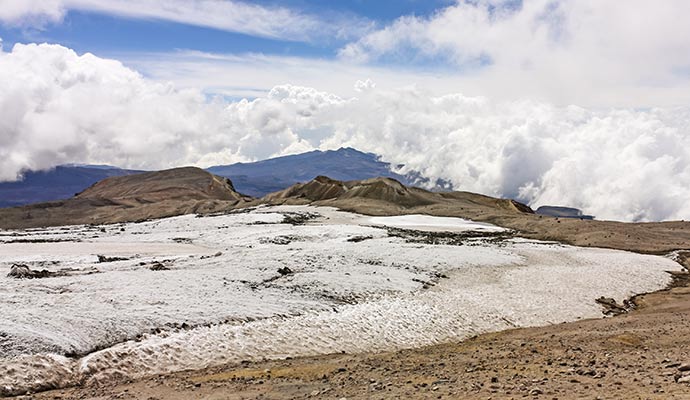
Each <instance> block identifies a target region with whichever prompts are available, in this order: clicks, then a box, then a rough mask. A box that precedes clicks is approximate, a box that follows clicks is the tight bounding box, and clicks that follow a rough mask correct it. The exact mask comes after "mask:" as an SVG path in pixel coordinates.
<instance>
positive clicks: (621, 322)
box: [0, 168, 690, 400]
mask: <svg viewBox="0 0 690 400" xmlns="http://www.w3.org/2000/svg"><path fill="white" fill-rule="evenodd" d="M266 204H269V205H282V204H285V205H298V204H299V205H305V204H311V205H314V206H330V207H336V208H339V209H341V210H347V211H351V212H357V213H360V214H364V215H372V216H382V217H383V216H397V215H403V216H404V215H408V216H415V215H431V216H443V217H460V218H467V219H471V220H474V221H480V222H485V223H491V224H495V225H498V226H501V227H504V228H508V229H509V230H510V232H512V233H511V237H512V235H517V236H520V237H524V238H530V239H539V240H546V241H556V242H562V243H568V244H574V245H577V246H584V247H603V248H611V249H621V250H629V251H635V252H639V253H650V254H660V255H661V254H666V255H668V256H669V257H674V258H675V259H676V260H677V261H678V262H679V263H681V264H682V265H684V266H685V267H686V268H687V267H688V259H689V258H690V257H689V256H688V253H687V252H684V251H682V250H683V249H690V223H689V222H685V221H675V222H660V223H635V224H627V223H619V222H611V221H596V220H580V219H572V218H556V217H547V216H540V215H535V214H534V213H533V212H532V210H531V209H530V208H529V207H527V206H525V205H522V204H520V203H517V202H515V201H512V200H507V199H495V198H491V197H487V196H482V195H477V194H473V193H467V192H451V193H433V192H428V191H425V190H422V189H418V188H410V187H407V186H404V185H402V184H400V183H399V182H397V181H395V180H393V179H388V178H375V179H369V180H364V181H345V182H342V181H337V180H333V179H330V178H327V177H317V178H316V179H314V180H312V181H310V182H307V183H305V184H297V185H294V186H292V187H290V188H288V189H285V190H283V191H280V192H276V193H273V194H270V195H268V196H266V197H264V198H262V199H251V198H248V197H246V196H243V195H241V194H239V193H237V192H236V191H235V190H234V188H233V186H232V184H231V183H230V182H228V181H226V180H225V179H223V178H219V177H216V176H213V175H211V174H208V173H206V172H204V171H201V170H197V169H193V168H184V169H176V170H171V171H163V172H159V173H151V174H143V175H140V176H137V175H133V176H129V177H124V178H111V179H109V180H106V181H103V182H102V183H100V184H96V185H94V186H93V187H92V188H90V189H88V190H86V191H84V192H83V193H81V194H79V195H78V196H76V197H75V198H73V199H70V200H67V201H64V202H57V203H49V204H43V205H37V206H30V207H21V208H15V209H7V210H1V211H0V225H2V227H4V228H12V227H14V228H28V227H35V226H46V225H61V224H68V223H69V224H72V223H97V222H98V223H116V222H122V221H136V220H142V219H152V218H161V217H166V216H171V215H181V214H188V213H195V214H199V215H223V214H225V213H228V212H231V211H232V210H235V211H232V212H244V211H242V209H246V208H247V207H256V206H260V205H266ZM219 213H220V214H219ZM411 232H412V233H411ZM496 234H497V235H503V233H500V232H498V233H496ZM388 235H389V236H390V237H399V238H402V239H404V240H405V241H406V242H407V243H410V244H415V243H417V244H419V245H424V244H435V245H438V244H440V245H456V244H460V245H462V243H463V242H464V241H466V240H467V237H466V234H461V235H459V236H458V235H457V234H455V235H448V234H445V233H443V232H442V231H441V232H438V233H434V234H431V235H422V236H419V235H418V234H415V233H413V231H409V230H407V231H406V229H405V228H389V229H388ZM355 236H356V238H358V239H356V240H352V242H353V243H358V242H360V241H365V242H366V241H367V240H369V238H368V237H367V236H366V235H355ZM286 237H288V236H286ZM360 237H361V238H360ZM470 239H471V238H470ZM276 240H277V239H276ZM501 240H504V239H501ZM289 243H290V241H288V242H287V243H285V244H289ZM272 244H277V245H285V244H283V243H282V242H281V243H278V242H276V243H272ZM678 250H681V251H678ZM204 257H206V256H204ZM164 266H165V265H164ZM283 271H284V272H285V273H283V272H280V271H278V272H279V273H280V275H284V276H285V275H286V276H291V274H292V272H294V268H292V267H291V268H290V270H289V271H288V270H283ZM16 273H17V274H34V273H38V274H42V273H43V272H42V270H31V269H29V270H28V271H27V270H26V269H25V268H24V267H22V266H17V268H16ZM37 277H38V278H40V276H37ZM674 277H675V278H674V279H675V282H674V284H673V287H672V288H669V289H667V290H663V291H660V292H655V293H650V294H646V295H642V296H637V297H635V298H634V299H632V301H630V302H629V303H624V302H615V301H611V300H610V299H607V298H600V299H599V304H600V306H601V307H602V311H603V312H604V313H606V314H609V315H616V316H615V317H610V318H604V319H587V320H582V321H577V322H569V323H556V324H553V325H549V326H545V327H538V328H522V329H512V330H507V331H503V332H498V333H488V334H482V335H480V336H477V337H474V338H472V339H469V340H465V341H463V342H460V343H449V344H441V345H436V346H430V347H421V348H416V349H412V350H402V351H395V352H381V353H363V354H350V352H348V354H334V355H329V356H314V357H304V358H289V357H288V359H283V360H277V361H269V360H266V361H257V360H252V361H246V362H240V363H238V362H236V361H234V362H230V363H228V364H227V365H225V366H221V367H211V368H207V369H204V370H198V371H193V372H181V373H172V374H167V375H161V376H157V377H147V378H142V379H140V380H131V379H130V380H128V379H124V380H123V379H110V380H106V381H101V384H102V385H100V386H99V385H98V384H97V383H94V382H92V383H90V384H88V385H87V386H85V387H77V388H71V389H61V390H57V391H51V392H45V393H41V394H38V395H32V396H30V397H31V398H39V399H56V398H64V399H72V398H85V399H86V398H95V399H120V398H124V399H128V398H129V399H147V400H153V399H195V398H196V399H209V398H223V399H235V398H237V399H240V398H275V399H288V398H309V397H311V398H335V399H341V398H400V397H411V398H469V399H473V398H477V399H489V398H491V399H503V398H505V399H513V398H525V397H527V398H545V399H571V398H583V399H584V398H588V399H589V398H601V399H628V398H630V399H690V386H689V385H688V381H690V377H688V375H689V372H688V371H690V365H688V363H690V339H688V338H690V323H688V322H690V321H688V315H690V288H688V282H687V275H686V273H683V272H675V273H674ZM575 279H576V278H575ZM544 306H548V303H547V304H544Z"/></svg>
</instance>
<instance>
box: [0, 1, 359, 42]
mask: <svg viewBox="0 0 690 400" xmlns="http://www.w3.org/2000/svg"><path fill="white" fill-rule="evenodd" d="M70 10H76V11H87V12H94V13H102V14H107V15H114V16H119V17H126V18H133V19H150V20H162V21H170V22H175V23H180V24H187V25H194V26H200V27H207V28H214V29H219V30H223V31H228V32H235V33H242V34H247V35H251V36H258V37H264V38H270V39H278V40H286V41H303V42H315V41H322V40H329V39H333V40H346V39H352V38H356V37H359V36H361V35H362V34H364V33H365V32H367V31H368V30H370V29H371V28H372V22H371V21H368V20H367V19H365V18H363V17H355V16H353V15H339V14H331V15H316V14H311V13H308V12H305V11H301V10H297V9H291V8H287V7H280V6H262V5H258V4H252V3H251V2H242V1H235V0H4V1H3V3H2V7H0V21H2V22H4V23H5V24H10V25H20V26H21V25H28V26H39V27H42V26H44V25H45V24H47V23H59V22H60V21H61V20H62V19H63V18H64V17H65V15H66V13H67V12H69V11H70Z"/></svg>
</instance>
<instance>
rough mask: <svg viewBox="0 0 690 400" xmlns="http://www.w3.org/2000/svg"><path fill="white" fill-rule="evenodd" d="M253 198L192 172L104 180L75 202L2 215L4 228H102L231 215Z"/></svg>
mask: <svg viewBox="0 0 690 400" xmlns="http://www.w3.org/2000/svg"><path fill="white" fill-rule="evenodd" d="M251 200H252V198H250V197H248V196H244V195H242V194H240V193H238V192H237V191H235V189H234V187H233V185H232V183H231V182H230V181H229V180H228V179H227V178H222V177H219V176H215V175H213V174H210V173H208V172H206V171H204V170H202V169H199V168H194V167H184V168H175V169H170V170H165V171H158V172H147V173H141V174H135V175H128V176H120V177H112V178H107V179H104V180H102V181H100V182H98V183H96V184H94V185H93V186H91V187H89V188H88V189H86V190H84V191H83V192H81V193H79V194H77V195H76V196H75V197H73V198H71V199H68V200H63V201H54V202H48V203H39V204H32V205H28V206H22V207H14V208H5V209H0V228H5V229H7V228H31V227H39V226H58V225H73V224H104V223H115V222H126V221H139V220H145V219H155V218H163V217H168V216H173V215H181V214H188V213H196V212H199V213H207V212H216V211H222V210H227V209H231V208H233V207H237V206H241V205H242V204H245V203H248V202H250V201H251Z"/></svg>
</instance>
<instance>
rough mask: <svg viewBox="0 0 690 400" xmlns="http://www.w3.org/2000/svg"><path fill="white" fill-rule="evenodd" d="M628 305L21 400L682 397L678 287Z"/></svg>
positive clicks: (687, 297)
mask: <svg viewBox="0 0 690 400" xmlns="http://www.w3.org/2000/svg"><path fill="white" fill-rule="evenodd" d="M636 302H637V304H638V305H639V307H638V309H637V310H635V311H633V312H631V313H629V314H626V315H622V316H618V317H614V318H605V319H597V320H585V321H579V322H575V323H567V324H560V325H552V326H548V327H542V328H528V329H516V330H512V331H504V332H499V333H494V334H486V335H481V336H479V337H477V338H474V339H471V340H467V341H465V342H462V343H457V344H444V345H439V346H432V347H426V348H420V349H413V350H405V351H399V352H392V353H381V354H361V355H348V354H342V355H340V354H338V355H329V356H320V357H307V358H299V359H292V360H281V361H266V362H259V363H244V364H241V365H229V366H225V367H220V368H212V369H208V370H204V371H193V372H184V373H178V374H173V375H168V376H160V377H153V378H147V379H143V380H139V381H134V382H122V383H114V382H104V383H103V385H102V386H100V387H98V386H91V387H84V388H75V389H68V390H58V391H52V392H46V393H41V394H39V395H35V396H25V397H24V398H29V397H30V398H34V399H141V400H155V399H160V400H163V399H170V400H178V399H179V400H182V399H208V400H211V399H293V398H325V399H342V398H346V399H391V398H419V399H427V398H441V399H443V398H462V399H521V398H540V399H597V398H598V399H690V384H688V383H678V382H676V381H677V380H678V379H679V378H681V377H682V376H683V372H681V371H680V369H684V368H685V367H682V368H681V365H682V364H684V363H690V287H688V285H687V281H686V282H684V283H683V284H682V285H681V286H680V287H676V288H674V289H670V290H665V291H661V292H657V293H653V294H649V295H644V296H640V297H638V298H637V299H636ZM679 368H680V369H679ZM687 368H688V369H690V365H689V366H687ZM688 379H689V380H690V378H688ZM681 381H682V378H681Z"/></svg>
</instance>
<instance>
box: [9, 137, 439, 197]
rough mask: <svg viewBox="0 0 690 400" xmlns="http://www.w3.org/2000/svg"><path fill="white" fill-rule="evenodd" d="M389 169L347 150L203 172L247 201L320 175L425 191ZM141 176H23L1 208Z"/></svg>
mask: <svg viewBox="0 0 690 400" xmlns="http://www.w3.org/2000/svg"><path fill="white" fill-rule="evenodd" d="M393 167H394V166H392V165H391V164H389V163H386V162H383V161H381V160H380V157H379V156H377V155H376V154H373V153H364V152H361V151H358V150H355V149H352V148H341V149H338V150H328V151H320V150H315V151H310V152H307V153H302V154H295V155H289V156H283V157H276V158H271V159H268V160H262V161H257V162H251V163H237V164H231V165H218V166H213V167H210V168H208V169H207V171H209V172H211V173H212V174H214V175H218V176H222V177H225V178H229V179H230V180H231V181H232V183H233V184H234V187H235V189H236V190H237V191H238V192H240V193H242V194H245V195H248V196H251V197H257V198H258V197H263V196H265V195H267V194H269V193H272V192H277V191H280V190H283V189H285V188H288V187H290V186H292V185H294V184H296V183H300V182H301V183H304V182H308V181H310V180H312V179H314V178H316V177H317V176H319V175H326V176H329V177H331V178H333V179H337V180H342V181H351V180H363V179H370V178H376V177H388V178H393V179H396V180H398V181H399V182H401V183H403V184H405V185H408V186H425V187H428V186H430V185H429V180H427V179H425V178H423V177H422V176H421V175H420V174H419V173H416V172H412V173H409V174H406V175H401V174H398V173H396V172H394V171H393V169H398V168H399V167H401V166H400V165H396V166H395V168H393ZM140 172H144V171H137V170H129V169H121V168H117V167H112V166H103V165H74V164H72V165H61V166H58V167H56V168H54V169H51V170H48V171H27V172H26V173H25V174H24V177H23V179H22V180H19V181H16V182H0V207H15V206H21V205H26V204H32V203H39V202H46V201H55V200H63V199H68V198H70V197H72V196H74V195H75V194H76V193H79V192H81V191H83V190H85V189H86V188H88V187H89V186H91V185H93V184H94V183H96V182H98V181H101V180H103V179H105V178H109V177H112V176H124V175H131V174H134V173H140ZM431 188H432V190H435V191H441V190H452V186H451V185H450V183H448V182H445V181H438V182H435V184H433V185H431Z"/></svg>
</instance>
